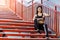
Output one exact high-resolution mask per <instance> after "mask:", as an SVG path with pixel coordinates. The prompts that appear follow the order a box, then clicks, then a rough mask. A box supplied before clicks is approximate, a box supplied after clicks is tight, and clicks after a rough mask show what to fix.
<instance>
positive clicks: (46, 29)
mask: <svg viewBox="0 0 60 40" xmlns="http://www.w3.org/2000/svg"><path fill="white" fill-rule="evenodd" d="M44 25H45V31H46V37H48V28H47V24H44Z"/></svg>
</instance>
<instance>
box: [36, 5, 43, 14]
mask: <svg viewBox="0 0 60 40" xmlns="http://www.w3.org/2000/svg"><path fill="white" fill-rule="evenodd" d="M39 7H40V8H41V13H42V11H43V9H42V6H38V7H37V8H36V14H38V8H39Z"/></svg>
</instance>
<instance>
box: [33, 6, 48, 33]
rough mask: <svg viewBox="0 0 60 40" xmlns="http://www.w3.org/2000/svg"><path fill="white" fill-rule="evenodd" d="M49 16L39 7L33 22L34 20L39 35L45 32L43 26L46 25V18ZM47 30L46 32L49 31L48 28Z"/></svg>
mask: <svg viewBox="0 0 60 40" xmlns="http://www.w3.org/2000/svg"><path fill="white" fill-rule="evenodd" d="M48 16H49V14H46V13H43V12H42V6H38V7H37V11H36V15H35V16H34V18H33V20H34V27H35V30H37V31H38V32H39V33H41V32H40V31H44V27H43V25H44V24H45V17H48ZM46 26H47V25H46ZM45 28H46V30H48V29H47V27H45Z"/></svg>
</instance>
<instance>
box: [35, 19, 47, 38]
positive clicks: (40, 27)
mask: <svg viewBox="0 0 60 40" xmlns="http://www.w3.org/2000/svg"><path fill="white" fill-rule="evenodd" d="M43 25H44V26H43ZM34 27H35V30H37V29H39V30H43V31H45V32H46V37H48V28H47V24H39V23H38V22H37V20H36V19H35V20H34Z"/></svg>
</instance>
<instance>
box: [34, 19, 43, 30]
mask: <svg viewBox="0 0 60 40" xmlns="http://www.w3.org/2000/svg"><path fill="white" fill-rule="evenodd" d="M43 25H44V24H39V23H38V22H37V20H36V19H35V20H34V27H35V30H37V29H39V30H43V31H44V27H43Z"/></svg>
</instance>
